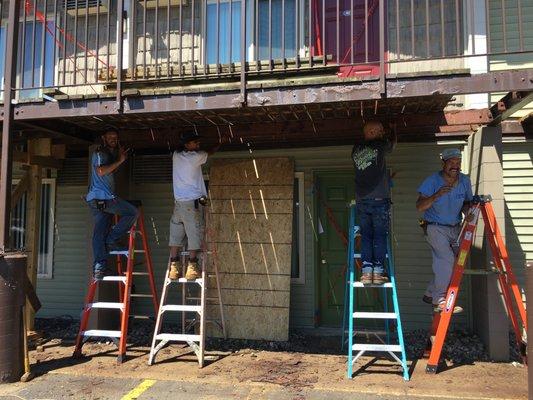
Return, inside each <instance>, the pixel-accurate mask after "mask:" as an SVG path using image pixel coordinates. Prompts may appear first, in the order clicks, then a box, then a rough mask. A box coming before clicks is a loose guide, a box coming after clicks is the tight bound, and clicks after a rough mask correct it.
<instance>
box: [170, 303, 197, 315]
mask: <svg viewBox="0 0 533 400" xmlns="http://www.w3.org/2000/svg"><path fill="white" fill-rule="evenodd" d="M165 311H185V312H197V313H200V312H202V307H201V306H190V305H182V304H166V305H164V306H161V312H165Z"/></svg>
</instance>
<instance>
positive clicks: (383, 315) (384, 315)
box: [353, 312, 396, 319]
mask: <svg viewBox="0 0 533 400" xmlns="http://www.w3.org/2000/svg"><path fill="white" fill-rule="evenodd" d="M353 317H354V318H366V319H396V313H393V312H354V313H353Z"/></svg>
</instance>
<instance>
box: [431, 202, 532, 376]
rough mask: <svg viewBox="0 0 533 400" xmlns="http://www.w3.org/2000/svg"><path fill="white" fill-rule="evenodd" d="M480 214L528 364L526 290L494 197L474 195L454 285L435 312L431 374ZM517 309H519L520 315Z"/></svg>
mask: <svg viewBox="0 0 533 400" xmlns="http://www.w3.org/2000/svg"><path fill="white" fill-rule="evenodd" d="M480 215H481V216H482V218H483V222H484V225H485V232H484V233H485V238H486V239H487V242H488V244H489V247H490V249H491V253H492V257H493V261H494V265H495V267H496V273H497V277H498V283H499V286H500V290H501V292H502V299H503V302H504V305H505V308H506V310H507V315H509V319H510V320H511V325H512V326H513V330H514V333H515V337H516V342H517V345H518V348H519V350H520V353H521V355H522V358H523V360H524V364H526V363H527V358H526V347H527V341H526V339H525V335H524V332H526V331H527V318H526V309H525V307H524V303H523V300H522V292H521V291H520V287H519V286H518V283H517V280H516V277H515V275H514V273H513V268H512V266H511V262H510V260H509V255H508V253H507V248H506V246H505V241H504V239H503V237H502V235H501V232H500V228H499V227H498V223H497V222H496V221H497V220H496V215H495V214H494V209H493V207H492V198H491V196H485V195H480V196H474V198H473V201H472V207H471V208H470V213H469V216H470V218H469V219H468V218H467V219H466V220H465V222H464V224H463V229H462V230H461V233H460V235H459V238H458V242H459V252H458V254H457V257H456V259H455V265H454V267H453V273H452V277H451V280H450V285H449V287H448V292H447V294H446V303H445V304H446V305H445V307H444V310H443V311H442V312H436V313H434V314H433V321H432V325H431V339H430V342H429V344H430V345H431V352H430V355H429V360H428V363H427V366H426V372H427V373H428V374H435V373H437V372H438V367H439V362H440V356H441V353H442V348H443V346H444V341H445V340H446V335H447V333H448V328H449V326H450V321H451V317H452V314H453V310H454V308H455V302H456V301H457V297H458V296H459V289H460V286H461V280H462V277H463V274H464V272H465V268H464V267H465V264H466V260H467V258H468V254H469V253H470V250H471V247H472V242H473V240H474V238H475V232H476V227H477V223H478V220H479V216H480ZM513 300H514V304H513ZM515 307H516V308H515ZM515 310H518V316H517V314H516V312H515Z"/></svg>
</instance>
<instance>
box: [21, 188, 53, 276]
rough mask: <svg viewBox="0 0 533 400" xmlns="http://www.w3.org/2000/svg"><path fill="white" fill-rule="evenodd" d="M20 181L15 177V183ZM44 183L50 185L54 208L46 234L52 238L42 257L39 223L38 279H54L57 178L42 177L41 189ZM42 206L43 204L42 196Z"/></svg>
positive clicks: (25, 216) (25, 218)
mask: <svg viewBox="0 0 533 400" xmlns="http://www.w3.org/2000/svg"><path fill="white" fill-rule="evenodd" d="M19 182H20V179H13V185H17V184H18V183H19ZM44 185H49V186H50V199H49V203H48V206H49V207H50V209H51V210H52V211H51V213H50V223H49V225H48V231H47V232H46V235H48V238H49V239H50V240H49V241H48V249H47V250H48V251H47V253H46V254H47V256H46V257H42V256H41V254H40V248H41V244H40V243H41V234H42V224H41V223H40V224H39V255H38V258H37V260H38V261H37V278H38V279H53V277H54V276H53V275H54V244H55V236H54V228H55V213H56V189H57V182H56V178H43V179H41V190H42V188H43V187H44ZM26 195H27V192H26V193H24V196H26ZM24 204H25V205H27V200H25V203H24ZM41 206H42V197H41ZM42 211H43V210H42V209H41V210H40V212H39V221H40V222H42V217H43V215H42ZM23 223H24V233H23V235H24V245H26V223H27V215H24V220H23ZM41 260H43V261H42V262H45V263H46V264H45V265H44V270H45V272H44V273H39V264H40V262H41Z"/></svg>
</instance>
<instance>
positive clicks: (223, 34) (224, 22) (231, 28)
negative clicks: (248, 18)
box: [206, 0, 241, 64]
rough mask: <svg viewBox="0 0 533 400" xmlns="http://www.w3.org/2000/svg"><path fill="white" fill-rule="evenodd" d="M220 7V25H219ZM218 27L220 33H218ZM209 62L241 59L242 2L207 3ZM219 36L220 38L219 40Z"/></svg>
mask: <svg viewBox="0 0 533 400" xmlns="http://www.w3.org/2000/svg"><path fill="white" fill-rule="evenodd" d="M217 7H218V20H219V23H218V26H217ZM217 28H218V33H219V35H217ZM206 34H207V38H208V40H207V63H208V64H216V62H217V41H218V62H219V63H220V64H228V63H230V62H237V61H240V59H241V2H240V1H239V0H233V1H229V0H220V1H219V3H218V5H217V2H216V1H209V2H208V3H207V32H206ZM217 37H218V40H217Z"/></svg>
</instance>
